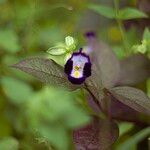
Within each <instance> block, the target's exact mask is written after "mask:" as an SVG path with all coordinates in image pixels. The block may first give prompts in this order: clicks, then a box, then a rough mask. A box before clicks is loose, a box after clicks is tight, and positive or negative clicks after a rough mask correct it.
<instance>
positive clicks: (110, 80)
mask: <svg viewBox="0 0 150 150" xmlns="http://www.w3.org/2000/svg"><path fill="white" fill-rule="evenodd" d="M89 47H90V48H91V49H92V51H91V54H90V55H91V60H92V63H93V64H94V65H95V70H96V72H97V74H98V77H97V78H101V80H102V84H103V86H104V87H113V86H114V85H115V84H116V82H117V80H118V77H119V71H120V63H119V60H118V59H117V57H116V55H115V54H114V52H113V50H112V49H110V48H109V47H108V46H107V45H106V44H105V43H103V42H99V41H97V40H96V39H93V40H92V41H89Z"/></svg>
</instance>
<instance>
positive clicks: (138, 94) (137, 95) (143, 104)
mask: <svg viewBox="0 0 150 150" xmlns="http://www.w3.org/2000/svg"><path fill="white" fill-rule="evenodd" d="M110 91H111V93H112V95H113V96H114V97H115V98H117V100H118V101H120V102H122V103H123V104H125V105H128V106H129V107H131V108H133V109H134V110H136V111H139V112H142V113H145V114H148V115H150V98H149V97H148V96H147V95H146V94H145V93H144V92H143V91H141V90H139V89H136V88H133V87H127V86H122V87H121V86H120V87H115V88H112V89H111V90H110Z"/></svg>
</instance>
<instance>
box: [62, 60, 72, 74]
mask: <svg viewBox="0 0 150 150" xmlns="http://www.w3.org/2000/svg"><path fill="white" fill-rule="evenodd" d="M72 66H73V62H72V60H71V59H69V60H68V61H67V63H66V64H65V68H64V71H65V73H66V74H67V75H69V74H70V73H71V71H72Z"/></svg>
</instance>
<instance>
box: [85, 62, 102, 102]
mask: <svg viewBox="0 0 150 150" xmlns="http://www.w3.org/2000/svg"><path fill="white" fill-rule="evenodd" d="M103 88H104V87H103V85H102V80H101V75H100V74H99V71H97V70H96V66H95V64H93V65H92V75H91V76H90V77H89V78H87V79H86V82H85V89H87V90H88V91H90V94H92V95H94V97H95V98H96V99H97V100H98V101H100V102H101V100H102V99H103V97H104V95H103Z"/></svg>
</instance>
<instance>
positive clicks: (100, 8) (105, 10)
mask: <svg viewBox="0 0 150 150" xmlns="http://www.w3.org/2000/svg"><path fill="white" fill-rule="evenodd" d="M88 8H89V9H92V10H93V11H95V12H97V13H99V14H101V15H102V16H104V17H107V18H110V19H114V18H116V12H115V10H114V9H113V8H111V7H108V6H104V5H94V4H90V5H89V6H88Z"/></svg>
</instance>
